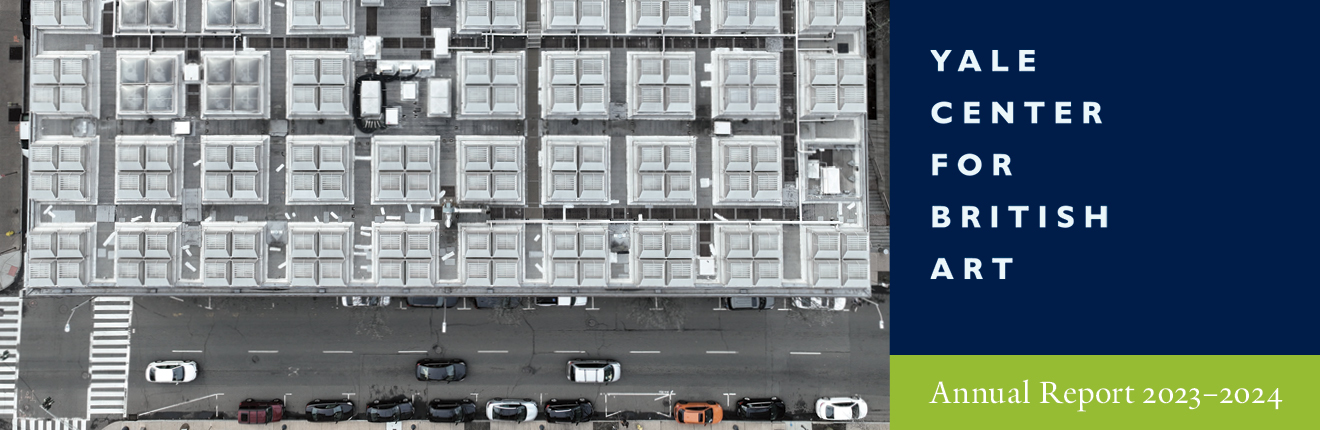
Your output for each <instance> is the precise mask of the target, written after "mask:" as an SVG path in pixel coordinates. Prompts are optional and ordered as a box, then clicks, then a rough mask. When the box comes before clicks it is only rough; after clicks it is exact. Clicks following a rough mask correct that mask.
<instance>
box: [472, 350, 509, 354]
mask: <svg viewBox="0 0 1320 430" xmlns="http://www.w3.org/2000/svg"><path fill="white" fill-rule="evenodd" d="M508 353H509V351H495V350H484V351H477V354H508Z"/></svg>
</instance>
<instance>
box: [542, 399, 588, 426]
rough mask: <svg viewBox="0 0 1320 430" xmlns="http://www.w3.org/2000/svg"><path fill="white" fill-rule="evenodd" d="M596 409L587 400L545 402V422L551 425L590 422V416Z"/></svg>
mask: <svg viewBox="0 0 1320 430" xmlns="http://www.w3.org/2000/svg"><path fill="white" fill-rule="evenodd" d="M594 413H596V408H595V407H593V406H591V402H590V401H588V400H587V399H577V400H559V399H550V401H548V402H545V421H546V422H551V423H573V424H577V423H585V422H587V421H591V414H594Z"/></svg>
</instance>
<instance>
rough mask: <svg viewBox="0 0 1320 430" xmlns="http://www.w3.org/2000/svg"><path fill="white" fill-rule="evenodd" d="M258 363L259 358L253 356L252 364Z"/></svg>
mask: <svg viewBox="0 0 1320 430" xmlns="http://www.w3.org/2000/svg"><path fill="white" fill-rule="evenodd" d="M258 361H261V357H258V356H255V355H254V356H252V362H253V363H256V362H258Z"/></svg>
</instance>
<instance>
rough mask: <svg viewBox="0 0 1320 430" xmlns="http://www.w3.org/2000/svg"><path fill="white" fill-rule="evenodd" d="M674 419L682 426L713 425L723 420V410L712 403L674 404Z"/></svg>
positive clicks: (681, 402) (679, 402)
mask: <svg viewBox="0 0 1320 430" xmlns="http://www.w3.org/2000/svg"><path fill="white" fill-rule="evenodd" d="M674 419H676V420H678V422H680V423H683V424H702V425H705V424H715V423H718V422H720V420H723V419H724V408H721V407H720V404H719V403H715V402H712V401H705V402H685V401H682V400H680V401H678V402H677V403H674Z"/></svg>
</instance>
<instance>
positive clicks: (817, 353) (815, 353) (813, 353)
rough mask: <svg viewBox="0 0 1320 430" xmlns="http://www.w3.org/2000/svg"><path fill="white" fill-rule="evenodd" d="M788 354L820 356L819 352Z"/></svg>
mask: <svg viewBox="0 0 1320 430" xmlns="http://www.w3.org/2000/svg"><path fill="white" fill-rule="evenodd" d="M789 354H792V355H820V353H819V352H800V351H793V352H790V353H789Z"/></svg>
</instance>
